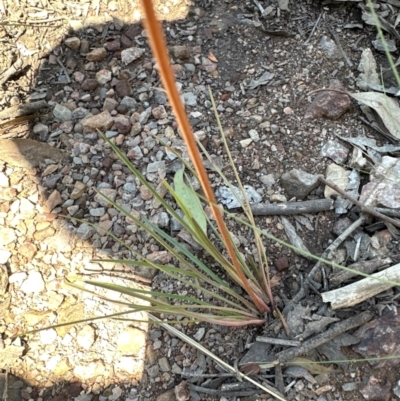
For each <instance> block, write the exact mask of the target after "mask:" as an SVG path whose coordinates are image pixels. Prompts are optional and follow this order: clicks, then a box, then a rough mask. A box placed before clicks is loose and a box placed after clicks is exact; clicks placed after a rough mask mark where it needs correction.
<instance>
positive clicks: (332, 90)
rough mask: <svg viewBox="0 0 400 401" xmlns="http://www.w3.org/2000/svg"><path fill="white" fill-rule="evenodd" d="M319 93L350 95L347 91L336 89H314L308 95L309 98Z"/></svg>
mask: <svg viewBox="0 0 400 401" xmlns="http://www.w3.org/2000/svg"><path fill="white" fill-rule="evenodd" d="M317 92H338V93H343V95H348V94H349V93H348V92H346V91H342V90H340V89H334V88H319V89H314V90H313V91H311V92H308V93H307V96H309V95H312V94H313V93H317Z"/></svg>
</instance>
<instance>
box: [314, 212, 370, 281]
mask: <svg viewBox="0 0 400 401" xmlns="http://www.w3.org/2000/svg"><path fill="white" fill-rule="evenodd" d="M364 221H365V216H361V217H360V218H359V219H358V220H356V221H355V222H354V223H353V224H351V225H350V226H349V227H348V228H347V229H346V230H345V231H343V232H342V234H340V235H339V237H337V238H336V239H335V241H333V242H332V244H330V245H329V246H328V248H326V249H325V251H324V253H323V254H322V256H321V258H322V259H328V258H329V256H330V255H331V253H332V252H333V251H335V249H336V248H337V247H338V246H339V245H340V244H341V243H342V242H343V241H344V240H345V239H346V238H347V237H348V236H349V235H350V234H351V233H352V232H353V231H354V230H356V229H357V228H358V227H360V226H361V224H363V223H364ZM321 264H323V263H322V262H321V261H320V260H319V261H318V262H317V264H316V265H315V266H314V267H313V268H312V269H311V271H310V273H308V276H307V279H308V280H309V279H312V278H313V277H314V276H315V273H316V272H317V270H318V269H319V267H320V266H321Z"/></svg>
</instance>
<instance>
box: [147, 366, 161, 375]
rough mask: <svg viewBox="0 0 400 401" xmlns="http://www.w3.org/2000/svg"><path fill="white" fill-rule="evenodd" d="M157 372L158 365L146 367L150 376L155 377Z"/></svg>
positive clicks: (158, 370) (158, 371) (158, 369)
mask: <svg viewBox="0 0 400 401" xmlns="http://www.w3.org/2000/svg"><path fill="white" fill-rule="evenodd" d="M159 373H160V367H159V366H158V365H153V366H150V367H149V368H147V374H148V375H149V376H150V377H157V376H158V374H159Z"/></svg>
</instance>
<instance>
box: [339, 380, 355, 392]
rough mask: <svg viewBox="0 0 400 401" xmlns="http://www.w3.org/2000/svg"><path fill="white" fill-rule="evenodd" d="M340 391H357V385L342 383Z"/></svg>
mask: <svg viewBox="0 0 400 401" xmlns="http://www.w3.org/2000/svg"><path fill="white" fill-rule="evenodd" d="M342 390H343V391H355V390H358V385H357V383H354V382H350V383H344V384H342Z"/></svg>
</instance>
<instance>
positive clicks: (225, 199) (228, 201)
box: [215, 185, 262, 209]
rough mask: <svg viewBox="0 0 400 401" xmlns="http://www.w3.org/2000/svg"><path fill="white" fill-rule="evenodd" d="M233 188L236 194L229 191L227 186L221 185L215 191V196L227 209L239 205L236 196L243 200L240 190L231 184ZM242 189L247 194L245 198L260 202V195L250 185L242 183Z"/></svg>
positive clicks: (251, 201) (252, 201)
mask: <svg viewBox="0 0 400 401" xmlns="http://www.w3.org/2000/svg"><path fill="white" fill-rule="evenodd" d="M232 188H233V190H234V191H235V193H236V196H235V195H234V193H233V192H232V191H231V189H230V188H229V187H226V186H221V187H219V188H218V189H217V190H216V191H215V196H216V197H217V199H218V201H219V202H221V203H222V204H223V205H226V207H227V208H228V209H233V208H236V207H240V203H239V201H238V200H237V198H239V199H241V200H242V201H243V195H242V193H241V192H240V190H239V188H237V187H235V186H234V185H232ZM244 190H245V193H246V196H247V199H248V200H249V202H250V203H260V202H261V200H262V197H261V195H260V194H259V193H258V192H257V191H256V190H255V189H254V188H253V187H252V186H250V185H244Z"/></svg>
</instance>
